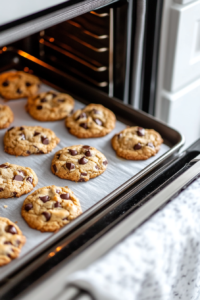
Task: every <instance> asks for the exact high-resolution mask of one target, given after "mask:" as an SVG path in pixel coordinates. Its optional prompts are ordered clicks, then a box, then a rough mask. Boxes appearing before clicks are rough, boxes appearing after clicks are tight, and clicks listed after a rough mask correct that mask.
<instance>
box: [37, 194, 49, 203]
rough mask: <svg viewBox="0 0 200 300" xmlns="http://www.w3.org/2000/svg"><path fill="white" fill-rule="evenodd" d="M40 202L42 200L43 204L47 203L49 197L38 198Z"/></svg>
mask: <svg viewBox="0 0 200 300" xmlns="http://www.w3.org/2000/svg"><path fill="white" fill-rule="evenodd" d="M39 198H40V200H42V202H43V203H46V202H47V201H49V196H48V195H47V196H43V197H39Z"/></svg>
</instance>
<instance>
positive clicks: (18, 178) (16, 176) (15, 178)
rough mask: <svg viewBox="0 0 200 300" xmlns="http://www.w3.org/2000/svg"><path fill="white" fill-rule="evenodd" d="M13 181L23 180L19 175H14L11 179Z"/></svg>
mask: <svg viewBox="0 0 200 300" xmlns="http://www.w3.org/2000/svg"><path fill="white" fill-rule="evenodd" d="M13 180H17V181H23V180H24V178H23V177H22V176H20V175H15V176H14V177H13Z"/></svg>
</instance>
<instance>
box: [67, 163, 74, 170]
mask: <svg viewBox="0 0 200 300" xmlns="http://www.w3.org/2000/svg"><path fill="white" fill-rule="evenodd" d="M66 167H67V169H68V170H70V171H71V170H72V169H75V165H74V164H73V163H66Z"/></svg>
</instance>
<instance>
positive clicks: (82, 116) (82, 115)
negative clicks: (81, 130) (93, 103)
mask: <svg viewBox="0 0 200 300" xmlns="http://www.w3.org/2000/svg"><path fill="white" fill-rule="evenodd" d="M83 118H87V115H86V113H84V112H82V113H81V114H80V115H79V116H78V117H77V118H76V120H79V119H83Z"/></svg>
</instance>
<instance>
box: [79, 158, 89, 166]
mask: <svg viewBox="0 0 200 300" xmlns="http://www.w3.org/2000/svg"><path fill="white" fill-rule="evenodd" d="M78 162H79V164H80V165H85V164H87V163H88V160H87V159H86V158H85V156H83V157H82V158H80V159H79V161H78Z"/></svg>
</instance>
